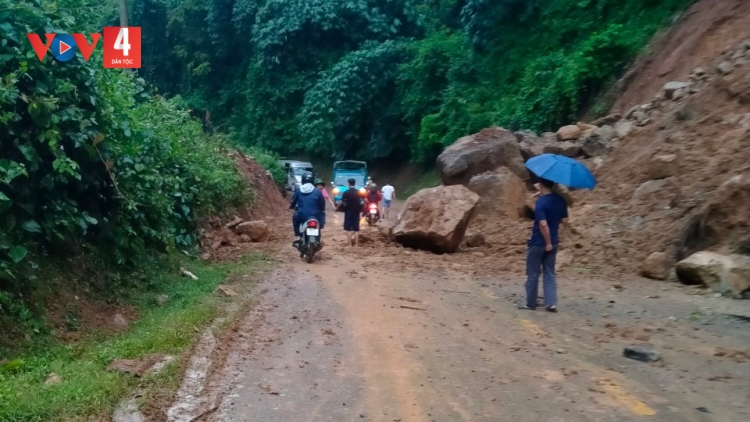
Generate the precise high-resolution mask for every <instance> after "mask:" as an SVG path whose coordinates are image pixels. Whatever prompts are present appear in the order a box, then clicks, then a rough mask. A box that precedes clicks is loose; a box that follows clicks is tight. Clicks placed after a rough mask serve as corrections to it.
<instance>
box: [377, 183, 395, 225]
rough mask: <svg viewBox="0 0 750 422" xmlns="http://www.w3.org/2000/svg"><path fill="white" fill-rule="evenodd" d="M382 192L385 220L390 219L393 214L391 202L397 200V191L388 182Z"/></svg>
mask: <svg viewBox="0 0 750 422" xmlns="http://www.w3.org/2000/svg"><path fill="white" fill-rule="evenodd" d="M380 191H381V192H382V193H383V218H385V219H388V215H389V214H390V213H391V202H392V201H393V200H394V199H396V189H394V188H393V186H391V185H390V184H389V183H388V182H386V183H385V186H383V189H381V190H380Z"/></svg>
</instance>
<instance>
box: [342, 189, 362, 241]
mask: <svg viewBox="0 0 750 422" xmlns="http://www.w3.org/2000/svg"><path fill="white" fill-rule="evenodd" d="M348 182H349V189H347V191H346V192H344V193H343V194H342V195H341V202H340V203H339V206H338V207H336V210H338V209H339V208H343V209H344V231H345V232H346V234H347V236H348V237H349V246H359V216H360V211H362V206H361V205H360V202H359V201H360V197H359V191H358V190H357V188H356V187H354V185H355V184H356V183H357V181H356V180H354V179H349V180H348Z"/></svg>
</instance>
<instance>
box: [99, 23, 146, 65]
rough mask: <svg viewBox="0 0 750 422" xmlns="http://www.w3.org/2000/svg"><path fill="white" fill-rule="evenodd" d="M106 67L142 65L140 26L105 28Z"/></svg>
mask: <svg viewBox="0 0 750 422" xmlns="http://www.w3.org/2000/svg"><path fill="white" fill-rule="evenodd" d="M104 67H106V68H117V67H121V68H129V69H139V68H140V67H141V28H140V27H136V26H130V27H123V28H119V27H106V28H104Z"/></svg>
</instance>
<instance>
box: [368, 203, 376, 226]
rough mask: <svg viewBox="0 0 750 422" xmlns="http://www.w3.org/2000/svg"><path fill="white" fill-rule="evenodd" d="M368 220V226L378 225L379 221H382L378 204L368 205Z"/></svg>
mask: <svg viewBox="0 0 750 422" xmlns="http://www.w3.org/2000/svg"><path fill="white" fill-rule="evenodd" d="M365 218H367V224H368V225H369V226H372V225H373V224H375V223H377V222H378V220H380V210H379V209H378V204H376V203H374V202H373V203H371V204H369V205H367V215H366V216H365Z"/></svg>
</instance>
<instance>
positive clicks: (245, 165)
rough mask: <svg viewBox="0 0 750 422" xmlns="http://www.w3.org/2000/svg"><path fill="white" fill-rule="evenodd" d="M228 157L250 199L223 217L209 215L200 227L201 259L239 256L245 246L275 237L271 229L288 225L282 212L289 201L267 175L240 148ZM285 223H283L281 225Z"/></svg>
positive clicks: (267, 173) (268, 174) (254, 246)
mask: <svg viewBox="0 0 750 422" xmlns="http://www.w3.org/2000/svg"><path fill="white" fill-rule="evenodd" d="M232 156H233V158H234V161H235V163H236V165H237V169H238V170H239V171H240V173H242V175H243V176H244V178H245V180H246V181H247V183H248V185H249V187H250V189H251V190H252V191H253V201H252V203H251V204H249V205H247V206H243V207H240V208H238V209H236V210H235V212H232V213H227V214H226V215H224V216H211V217H209V218H208V220H207V222H206V224H205V226H204V236H203V238H202V239H201V242H200V245H201V249H202V250H203V253H202V254H201V257H202V258H203V259H207V260H212V261H220V260H228V259H236V258H239V257H241V256H242V255H243V254H244V253H245V252H246V251H247V250H248V249H253V248H262V247H263V245H264V244H267V242H269V241H271V240H274V239H275V233H274V228H275V227H279V225H280V224H281V225H283V227H287V226H288V220H289V218H288V216H287V213H286V212H285V211H284V210H286V209H287V208H288V207H289V203H288V201H287V200H285V199H284V197H283V196H282V195H281V192H280V190H279V188H278V186H277V185H276V184H275V183H274V181H273V178H272V177H271V174H270V173H269V172H268V171H267V170H265V169H264V168H263V167H262V166H261V165H260V164H258V163H257V162H256V161H255V160H254V158H253V157H250V156H247V155H245V154H243V153H242V152H240V151H233V152H232ZM284 223H287V224H284Z"/></svg>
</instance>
